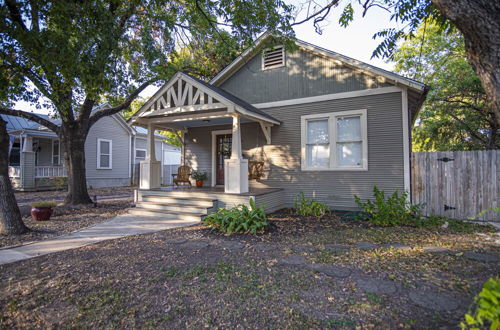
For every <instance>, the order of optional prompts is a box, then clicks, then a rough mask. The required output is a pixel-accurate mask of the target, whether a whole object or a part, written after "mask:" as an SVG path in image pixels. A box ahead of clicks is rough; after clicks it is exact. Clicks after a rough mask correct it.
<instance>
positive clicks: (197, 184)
mask: <svg viewBox="0 0 500 330" xmlns="http://www.w3.org/2000/svg"><path fill="white" fill-rule="evenodd" d="M196 187H197V188H201V187H203V180H196Z"/></svg>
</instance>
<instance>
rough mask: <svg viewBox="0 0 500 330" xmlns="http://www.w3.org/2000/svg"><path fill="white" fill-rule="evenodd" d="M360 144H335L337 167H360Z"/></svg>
mask: <svg viewBox="0 0 500 330" xmlns="http://www.w3.org/2000/svg"><path fill="white" fill-rule="evenodd" d="M361 149H362V148H361V142H348V143H337V164H338V165H339V166H361V165H363V164H362V159H363V157H362V153H361Z"/></svg>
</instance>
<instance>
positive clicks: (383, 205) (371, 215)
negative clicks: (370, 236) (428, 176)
mask: <svg viewBox="0 0 500 330" xmlns="http://www.w3.org/2000/svg"><path fill="white" fill-rule="evenodd" d="M373 197H374V200H373V201H371V200H367V201H366V202H364V201H362V200H361V198H359V197H358V196H356V195H355V196H354V200H355V202H356V204H358V206H359V207H360V208H361V209H362V211H363V212H362V213H360V214H359V215H358V216H357V218H358V219H360V220H367V221H369V222H370V223H372V224H374V225H377V226H400V225H410V224H413V225H415V224H419V223H420V222H421V219H422V216H421V212H420V205H411V203H410V202H409V201H408V193H407V192H403V193H401V194H400V193H399V192H398V191H395V192H394V193H393V194H392V195H391V196H389V197H387V198H386V197H385V193H384V191H383V190H379V189H378V187H377V186H374V187H373Z"/></svg>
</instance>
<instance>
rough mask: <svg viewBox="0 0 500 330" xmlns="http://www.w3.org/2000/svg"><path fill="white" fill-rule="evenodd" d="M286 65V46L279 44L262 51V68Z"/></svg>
mask: <svg viewBox="0 0 500 330" xmlns="http://www.w3.org/2000/svg"><path fill="white" fill-rule="evenodd" d="M282 66H285V48H284V47H283V46H277V47H273V48H268V49H265V50H264V51H263V52H262V69H263V70H268V69H274V68H280V67H282Z"/></svg>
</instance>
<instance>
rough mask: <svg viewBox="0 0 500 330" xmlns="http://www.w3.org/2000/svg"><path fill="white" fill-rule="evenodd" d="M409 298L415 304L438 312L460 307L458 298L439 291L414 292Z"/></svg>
mask: <svg viewBox="0 0 500 330" xmlns="http://www.w3.org/2000/svg"><path fill="white" fill-rule="evenodd" d="M409 297H410V300H411V301H412V302H413V303H414V304H416V305H418V306H421V307H425V308H428V309H433V310H436V311H451V310H454V309H457V308H458V306H459V302H458V301H457V299H456V297H454V296H453V295H451V294H447V293H442V292H437V291H430V290H414V291H412V292H410V294H409Z"/></svg>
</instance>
